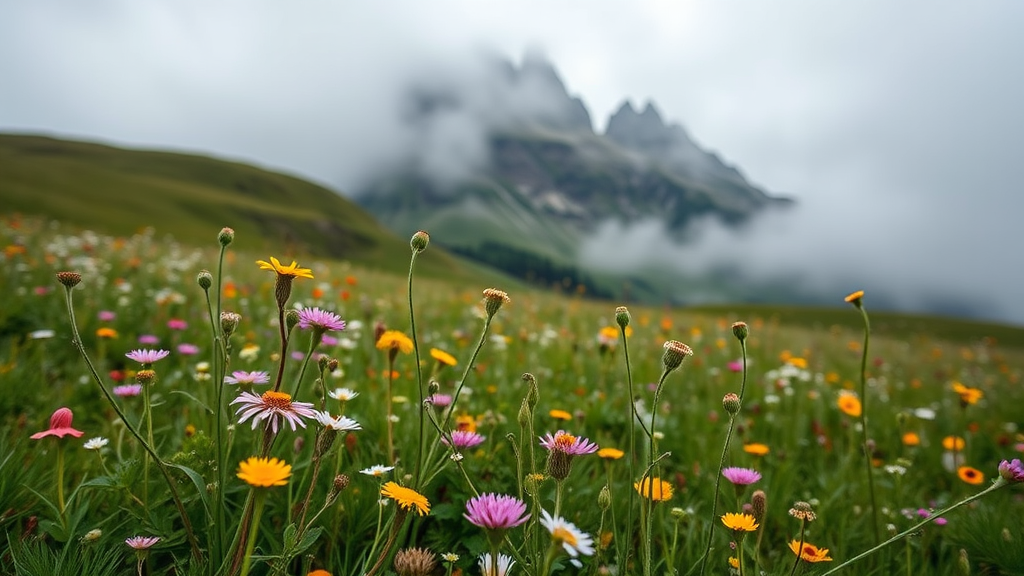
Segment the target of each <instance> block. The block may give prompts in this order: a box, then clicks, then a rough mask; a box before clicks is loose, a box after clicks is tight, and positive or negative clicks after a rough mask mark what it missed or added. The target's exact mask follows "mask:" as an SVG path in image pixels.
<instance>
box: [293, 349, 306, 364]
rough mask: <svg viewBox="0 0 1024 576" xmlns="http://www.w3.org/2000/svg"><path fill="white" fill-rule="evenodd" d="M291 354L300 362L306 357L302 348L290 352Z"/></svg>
mask: <svg viewBox="0 0 1024 576" xmlns="http://www.w3.org/2000/svg"><path fill="white" fill-rule="evenodd" d="M290 356H291V357H292V360H298V361H299V362H302V361H303V360H305V359H306V353H305V352H303V351H301V350H295V351H294V352H292V353H291V354H290Z"/></svg>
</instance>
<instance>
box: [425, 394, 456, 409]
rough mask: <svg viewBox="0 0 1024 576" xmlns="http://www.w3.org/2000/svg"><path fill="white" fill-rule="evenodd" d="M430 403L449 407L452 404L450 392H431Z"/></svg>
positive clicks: (437, 406)
mask: <svg viewBox="0 0 1024 576" xmlns="http://www.w3.org/2000/svg"><path fill="white" fill-rule="evenodd" d="M430 403H431V404H432V405H433V406H434V408H447V407H449V406H451V405H452V397H451V395H450V394H431V395H430Z"/></svg>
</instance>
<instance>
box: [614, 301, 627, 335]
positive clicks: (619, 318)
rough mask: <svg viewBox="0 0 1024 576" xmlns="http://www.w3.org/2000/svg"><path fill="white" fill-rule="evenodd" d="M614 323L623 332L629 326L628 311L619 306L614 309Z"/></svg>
mask: <svg viewBox="0 0 1024 576" xmlns="http://www.w3.org/2000/svg"><path fill="white" fill-rule="evenodd" d="M615 323H616V324H618V325H619V328H622V329H623V330H625V329H626V326H629V310H628V309H627V308H626V307H625V306H619V307H618V308H616V309H615Z"/></svg>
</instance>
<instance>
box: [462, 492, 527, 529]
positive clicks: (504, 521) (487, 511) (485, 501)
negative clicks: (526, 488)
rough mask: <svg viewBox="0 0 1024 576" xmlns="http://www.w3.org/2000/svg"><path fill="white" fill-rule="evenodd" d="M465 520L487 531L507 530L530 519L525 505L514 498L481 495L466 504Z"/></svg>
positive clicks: (488, 494)
mask: <svg viewBox="0 0 1024 576" xmlns="http://www.w3.org/2000/svg"><path fill="white" fill-rule="evenodd" d="M463 517H465V518H466V520H469V521H470V523H472V524H474V525H476V526H479V527H481V528H487V529H488V530H507V529H509V528H512V527H515V526H519V525H520V524H522V523H523V522H526V521H527V520H529V519H530V515H529V514H527V513H526V503H524V502H523V501H522V500H520V499H518V498H516V497H515V496H506V495H504V494H493V493H487V494H481V495H479V496H477V497H475V498H470V499H469V502H466V513H465V514H463Z"/></svg>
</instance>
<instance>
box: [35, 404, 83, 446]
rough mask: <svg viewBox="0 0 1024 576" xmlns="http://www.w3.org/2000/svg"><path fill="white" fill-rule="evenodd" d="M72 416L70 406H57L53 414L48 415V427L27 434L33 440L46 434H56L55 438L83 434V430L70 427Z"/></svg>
mask: <svg viewBox="0 0 1024 576" xmlns="http://www.w3.org/2000/svg"><path fill="white" fill-rule="evenodd" d="M73 417H74V414H72V413H71V409H70V408H63V407H62V408H57V410H56V411H55V412H54V413H53V415H52V416H50V427H49V429H47V430H43V431H42V432H36V433H35V434H33V435H31V436H29V438H31V439H33V440H39V439H40V438H45V437H47V436H56V437H57V438H63V437H65V436H67V435H68V434H70V435H72V436H74V437H75V438H78V437H79V436H81V435H82V434H85V432H82V431H81V430H75V429H74V428H72V427H71V419H72V418H73Z"/></svg>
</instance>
